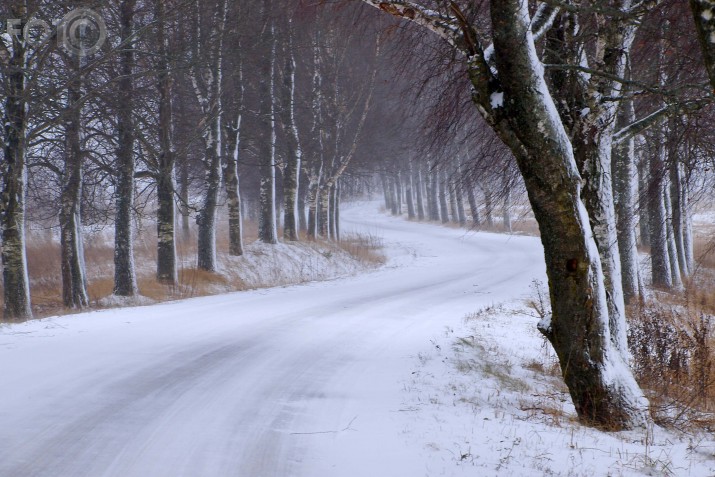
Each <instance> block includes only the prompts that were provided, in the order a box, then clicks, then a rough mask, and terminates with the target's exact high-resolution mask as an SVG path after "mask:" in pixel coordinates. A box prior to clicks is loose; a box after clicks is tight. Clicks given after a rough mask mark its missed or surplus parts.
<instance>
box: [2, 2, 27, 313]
mask: <svg viewBox="0 0 715 477" xmlns="http://www.w3.org/2000/svg"><path fill="white" fill-rule="evenodd" d="M11 12H12V14H13V15H14V16H15V18H25V17H26V16H27V8H26V5H25V2H21V1H18V2H15V3H14V4H13V5H12V6H11ZM0 41H3V39H0ZM10 41H12V54H11V55H10V56H9V58H8V59H7V62H6V63H5V64H3V67H4V69H5V72H4V74H5V75H6V82H7V83H6V84H7V91H6V95H5V117H4V121H3V123H4V131H3V132H4V146H5V151H4V153H5V158H4V164H2V165H1V167H2V169H1V170H2V196H1V198H2V201H1V202H0V203H1V208H0V212H1V215H0V219H2V224H1V226H2V264H3V295H4V303H5V304H4V312H3V317H4V319H5V320H6V321H14V322H18V321H24V320H27V319H30V318H32V307H31V305H30V280H29V279H28V276H27V256H26V248H25V247H26V244H25V195H26V189H25V187H26V181H27V162H26V157H27V122H28V117H27V99H28V91H27V89H26V82H25V72H26V69H27V51H26V49H25V44H24V42H22V41H20V39H19V38H12V39H11V40H10Z"/></svg>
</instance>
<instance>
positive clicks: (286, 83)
mask: <svg viewBox="0 0 715 477" xmlns="http://www.w3.org/2000/svg"><path fill="white" fill-rule="evenodd" d="M293 35H294V34H293V26H292V21H291V20H289V21H288V42H287V45H286V62H285V66H284V69H283V75H284V76H283V78H284V79H283V105H282V106H283V108H282V119H283V127H284V129H285V138H286V166H285V170H284V172H283V199H284V204H283V207H284V215H283V238H284V239H285V240H290V241H296V240H298V194H299V189H300V171H301V161H302V156H303V152H302V149H301V146H300V138H299V136H298V125H297V123H296V118H295V69H296V65H295V56H294V52H293Z"/></svg>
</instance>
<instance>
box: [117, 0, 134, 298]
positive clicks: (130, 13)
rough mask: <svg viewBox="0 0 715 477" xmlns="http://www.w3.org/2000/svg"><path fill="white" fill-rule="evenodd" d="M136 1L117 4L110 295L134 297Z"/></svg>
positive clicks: (127, 0) (126, 0)
mask: <svg viewBox="0 0 715 477" xmlns="http://www.w3.org/2000/svg"><path fill="white" fill-rule="evenodd" d="M135 5H136V0H123V1H122V3H121V5H120V7H119V8H120V25H121V38H122V40H121V44H122V45H124V46H123V48H122V50H121V51H120V53H119V63H120V66H119V68H120V70H121V73H122V76H121V78H120V79H119V94H120V96H121V97H122V100H121V101H120V102H119V104H118V114H117V139H118V143H119V145H118V148H117V191H116V194H117V199H116V214H115V215H116V216H115V219H114V294H115V295H118V296H134V295H136V294H137V279H136V272H135V270H134V240H133V237H132V211H133V209H134V169H135V158H134V142H135V141H134V121H133V118H132V114H133V112H134V104H133V100H132V98H133V95H134V80H133V77H132V75H133V73H134V41H133V35H134V8H135Z"/></svg>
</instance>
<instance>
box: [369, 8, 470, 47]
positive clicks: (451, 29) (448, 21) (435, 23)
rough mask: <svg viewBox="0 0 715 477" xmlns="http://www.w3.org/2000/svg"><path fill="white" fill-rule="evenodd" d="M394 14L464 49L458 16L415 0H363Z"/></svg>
mask: <svg viewBox="0 0 715 477" xmlns="http://www.w3.org/2000/svg"><path fill="white" fill-rule="evenodd" d="M362 1H363V2H364V3H367V4H368V5H371V6H373V7H375V8H378V9H380V10H382V11H384V12H386V13H389V14H390V15H392V16H395V17H399V18H403V19H405V20H409V21H411V22H413V23H416V24H418V25H420V26H423V27H425V28H427V29H428V30H430V31H432V32H433V33H435V34H437V35H439V36H440V37H441V38H443V39H445V40H446V41H447V42H448V43H449V44H451V45H452V46H454V47H456V48H459V49H460V50H461V49H463V46H462V45H461V43H462V29H461V28H460V26H459V22H458V20H457V19H456V18H454V17H452V16H448V15H444V14H442V13H440V12H437V11H435V10H430V9H428V8H425V7H423V6H421V5H417V4H416V3H414V2H409V1H403V0H391V1H383V0H362Z"/></svg>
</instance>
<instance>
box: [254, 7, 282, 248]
mask: <svg viewBox="0 0 715 477" xmlns="http://www.w3.org/2000/svg"><path fill="white" fill-rule="evenodd" d="M270 5H271V2H267V1H264V2H263V17H264V18H263V22H264V33H263V35H262V36H261V39H262V43H263V45H268V46H269V48H270V53H269V54H268V55H267V56H266V57H265V58H263V59H262V61H261V62H260V67H259V69H260V73H261V76H262V78H263V80H262V81H261V83H260V87H259V95H260V111H259V112H260V115H261V117H260V123H261V128H260V129H261V138H260V141H259V147H258V149H259V161H260V166H259V173H260V177H261V182H260V199H259V200H260V206H261V210H260V214H259V221H258V239H259V240H260V241H261V242H264V243H268V244H276V243H278V230H277V228H276V123H275V102H274V93H275V78H276V67H275V61H276V37H275V32H274V26H273V19H272V12H271V9H270Z"/></svg>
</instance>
